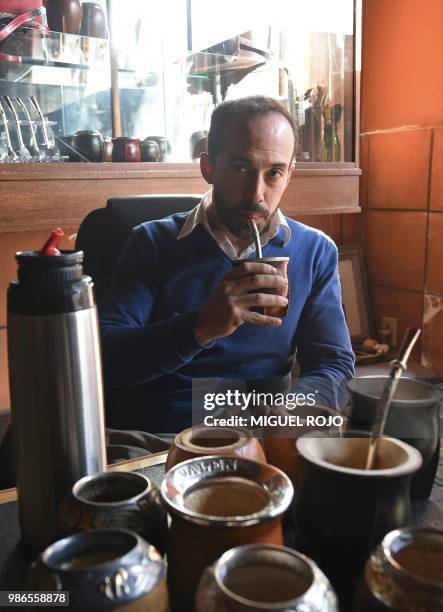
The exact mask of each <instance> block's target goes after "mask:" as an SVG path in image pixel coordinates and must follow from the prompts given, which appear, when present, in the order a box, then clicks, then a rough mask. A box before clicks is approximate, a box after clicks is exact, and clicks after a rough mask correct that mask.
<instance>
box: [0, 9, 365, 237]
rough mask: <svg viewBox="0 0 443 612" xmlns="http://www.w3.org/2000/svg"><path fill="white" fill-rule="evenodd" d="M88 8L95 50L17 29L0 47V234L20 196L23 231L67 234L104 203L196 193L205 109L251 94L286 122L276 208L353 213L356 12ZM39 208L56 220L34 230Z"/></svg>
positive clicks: (84, 40)
mask: <svg viewBox="0 0 443 612" xmlns="http://www.w3.org/2000/svg"><path fill="white" fill-rule="evenodd" d="M100 4H101V5H102V7H103V10H104V11H105V12H106V15H107V22H108V32H109V36H108V33H106V34H105V36H106V37H105V38H95V37H90V36H80V35H73V34H66V33H59V32H52V31H42V30H35V29H31V28H21V29H20V30H17V31H16V32H14V33H13V34H12V35H11V36H10V37H8V38H7V39H6V40H5V41H3V42H1V43H0V105H1V107H2V110H0V179H2V180H1V181H0V196H1V199H2V202H3V204H2V206H3V208H4V213H6V217H7V219H9V221H7V222H6V221H3V222H2V221H0V231H13V230H15V229H17V228H18V227H19V225H18V222H17V223H16V222H14V221H12V218H13V217H14V214H13V210H14V209H13V206H16V207H17V206H19V204H14V201H15V202H17V194H18V193H19V192H20V190H21V191H23V189H24V187H25V186H26V191H27V192H28V195H27V200H26V201H27V202H28V204H29V207H30V210H29V215H28V216H26V215H25V217H26V218H28V217H29V223H30V226H29V227H31V225H32V227H33V228H43V223H44V224H45V226H44V227H45V228H46V227H47V225H48V224H49V223H52V221H54V222H55V221H56V220H57V219H58V220H59V221H60V222H64V223H72V224H73V225H75V224H77V223H78V222H79V221H80V220H81V219H82V218H83V216H84V215H85V214H86V212H88V211H89V210H91V208H96V207H97V206H100V205H103V204H104V201H105V200H106V198H107V197H110V196H112V195H121V194H131V193H134V194H136V193H171V192H175V193H184V192H187V193H190V192H196V193H202V192H203V191H204V190H205V189H206V185H205V183H204V181H203V180H202V179H201V177H200V174H199V169H198V164H196V163H195V162H198V159H199V156H200V153H201V152H202V151H204V150H205V147H206V135H207V131H208V129H209V124H210V117H211V113H212V111H213V110H214V108H215V107H216V106H217V105H218V104H220V103H221V102H222V101H223V100H229V99H235V98H239V97H243V96H246V95H255V94H265V95H269V96H272V97H275V98H277V99H279V100H280V101H281V102H282V104H284V105H285V106H286V107H287V108H288V110H289V111H290V112H291V113H292V115H293V116H294V118H295V119H296V121H297V125H298V135H299V139H298V146H297V151H296V162H297V163H296V169H295V171H294V173H293V177H292V179H291V184H290V186H289V188H288V190H287V192H286V194H285V200H284V201H283V208H284V210H285V211H287V212H288V214H291V212H293V211H294V210H295V209H296V210H297V213H298V214H303V213H314V214H315V213H324V212H354V211H358V210H359V208H358V180H359V174H360V170H359V168H358V139H357V138H356V136H355V135H356V134H358V129H359V125H358V115H359V71H360V59H359V58H360V51H359V49H360V21H361V19H360V0H310V2H308V3H306V2H302V1H301V0H280V2H279V4H278V6H275V7H270V6H269V2H265V1H264V0H242V2H238V1H237V0H235V1H234V0H223V2H216V1H214V2H207V1H204V0H163V1H162V2H161V3H160V2H146V1H145V0H125V2H121V1H118V0H100ZM115 137H126V138H127V139H136V140H135V145H134V146H135V147H138V148H139V150H140V154H139V156H137V155H136V156H135V157H131V156H127V157H123V158H121V157H118V156H116V155H115V154H114V161H112V162H111V160H112V159H113V157H112V153H111V149H112V140H111V139H112V138H115ZM117 160H118V161H117ZM70 162H77V163H75V164H74V163H70ZM148 162H149V163H148ZM102 179H109V181H107V182H106V184H105V183H104V182H103V180H102ZM66 180H70V181H76V183H74V182H72V183H66V182H65V183H64V188H65V190H66V187H68V191H69V193H66V197H64V201H63V203H60V202H56V200H55V198H56V197H57V195H58V194H59V193H60V192H59V191H57V190H58V188H59V186H60V185H61V182H62V181H66ZM100 180H101V182H100ZM25 181H27V184H26V185H24V184H23V183H24V182H25ZM57 181H58V183H57ZM44 183H45V184H44ZM45 187H46V188H47V190H45ZM29 188H30V189H31V191H32V193H35V198H34V199H32V198H31V197H30V195H29ZM79 193H80V194H81V202H79V201H78V199H79V198H78V194H79ZM44 198H46V199H47V201H49V202H52V204H51V206H52V210H54V211H55V210H57V207H58V209H59V211H60V215H59V218H57V214H56V213H54V212H53V213H52V216H50V217H48V216H47V215H46V217H45V218H44V221H43V217H42V216H41V214H40V213H41V211H42V206H43V204H42V199H44ZM7 202H10V204H8V203H7ZM9 206H10V208H9ZM285 207H286V208H285ZM3 217H4V215H3ZM15 217H17V213H15ZM21 222H23V219H21ZM20 229H23V225H21V226H20Z"/></svg>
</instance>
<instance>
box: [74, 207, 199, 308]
mask: <svg viewBox="0 0 443 612" xmlns="http://www.w3.org/2000/svg"><path fill="white" fill-rule="evenodd" d="M200 200H201V196H198V195H141V196H121V197H116V198H110V199H109V200H108V201H107V203H106V208H97V209H96V210H93V211H92V212H90V213H89V214H88V215H87V216H86V217H85V218H84V219H83V221H82V222H81V225H80V227H79V230H78V234H77V239H76V241H75V248H76V249H78V250H82V251H83V252H84V254H85V257H84V262H83V269H84V271H85V274H88V275H89V276H91V277H92V279H93V281H94V289H95V296H96V300H97V302H99V301H100V299H101V297H102V296H103V294H104V292H105V291H106V288H107V287H108V284H109V279H110V276H111V274H112V271H113V269H114V267H115V264H116V263H117V259H118V255H119V253H120V251H121V250H122V248H123V246H124V245H125V243H126V241H127V239H128V238H129V234H130V233H131V230H132V228H133V227H135V226H136V225H139V224H140V223H144V222H145V221H153V220H155V219H163V217H167V216H168V215H171V214H173V213H177V212H187V211H189V210H191V209H192V208H194V206H196V205H197V204H198V202H199V201H200Z"/></svg>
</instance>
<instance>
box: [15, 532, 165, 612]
mask: <svg viewBox="0 0 443 612" xmlns="http://www.w3.org/2000/svg"><path fill="white" fill-rule="evenodd" d="M27 588H28V589H30V590H40V591H55V592H57V591H69V594H70V602H69V609H71V610H76V612H77V611H78V612H86V611H88V612H100V611H101V610H113V611H122V612H123V611H125V612H167V610H168V593H167V587H166V567H165V563H164V562H163V561H162V559H161V557H160V555H159V553H158V552H157V551H156V550H155V548H154V547H153V546H150V545H149V544H148V543H147V542H145V541H144V540H143V539H142V538H140V537H139V536H137V535H136V534H135V533H132V532H130V531H126V530H123V529H122V530H111V529H107V530H101V531H91V532H88V533H76V534H74V535H72V536H69V537H67V538H64V539H63V540H59V541H58V542H55V543H54V544H52V545H51V546H49V547H48V548H47V549H46V550H45V551H43V552H42V553H41V554H40V555H39V557H38V558H37V560H36V561H35V562H34V563H33V565H32V568H31V573H30V579H29V581H28V585H27Z"/></svg>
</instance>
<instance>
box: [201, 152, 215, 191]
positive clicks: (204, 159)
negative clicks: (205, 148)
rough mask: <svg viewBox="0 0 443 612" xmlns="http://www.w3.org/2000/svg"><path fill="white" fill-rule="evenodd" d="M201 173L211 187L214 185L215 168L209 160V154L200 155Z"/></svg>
mask: <svg viewBox="0 0 443 612" xmlns="http://www.w3.org/2000/svg"><path fill="white" fill-rule="evenodd" d="M200 172H201V173H202V176H203V178H204V179H205V181H206V182H207V183H209V184H210V185H212V184H213V179H212V172H213V167H212V164H211V162H210V160H209V157H208V154H207V153H202V154H201V155H200Z"/></svg>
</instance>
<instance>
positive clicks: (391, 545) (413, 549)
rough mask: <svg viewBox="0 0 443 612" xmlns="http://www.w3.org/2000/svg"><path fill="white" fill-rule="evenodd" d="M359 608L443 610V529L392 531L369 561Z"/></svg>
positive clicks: (371, 610)
mask: <svg viewBox="0 0 443 612" xmlns="http://www.w3.org/2000/svg"><path fill="white" fill-rule="evenodd" d="M356 607H357V609H358V610H360V611H361V612H376V611H382V610H413V611H419V610H420V611H421V610H436V611H437V610H443V532H442V531H437V530H434V529H420V528H416V527H408V528H404V529H397V530H395V531H392V532H391V533H388V535H386V536H385V537H384V538H383V541H382V543H381V544H380V545H379V546H378V547H377V549H376V550H375V551H374V553H373V554H372V555H371V557H370V559H369V560H368V562H367V564H366V569H365V573H364V578H363V584H362V587H361V589H360V592H359V596H358V598H357V605H356Z"/></svg>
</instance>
